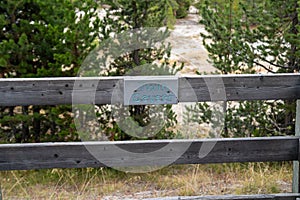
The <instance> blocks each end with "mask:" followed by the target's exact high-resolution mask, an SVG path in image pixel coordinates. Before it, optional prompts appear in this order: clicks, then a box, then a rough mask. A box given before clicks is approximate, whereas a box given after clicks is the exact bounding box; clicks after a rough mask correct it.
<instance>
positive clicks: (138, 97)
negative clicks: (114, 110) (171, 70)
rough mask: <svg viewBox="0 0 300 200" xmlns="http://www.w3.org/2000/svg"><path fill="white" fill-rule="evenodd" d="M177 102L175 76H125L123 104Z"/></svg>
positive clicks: (176, 80) (176, 79) (176, 81)
mask: <svg viewBox="0 0 300 200" xmlns="http://www.w3.org/2000/svg"><path fill="white" fill-rule="evenodd" d="M177 103H178V78H176V77H173V76H172V77H165V76H163V77H126V78H125V79H124V105H158V104H177Z"/></svg>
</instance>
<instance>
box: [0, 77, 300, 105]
mask: <svg viewBox="0 0 300 200" xmlns="http://www.w3.org/2000/svg"><path fill="white" fill-rule="evenodd" d="M123 79H124V77H100V78H37V79H32V78H30V79H0V106H16V105H59V104H72V103H74V104H94V103H95V104H111V103H112V100H111V99H112V93H113V92H114V93H115V94H116V95H115V96H114V98H115V99H114V101H115V102H119V101H120V102H122V101H123V89H122V88H123ZM117 88H118V89H117ZM72 97H73V98H72ZM116 97H118V98H119V99H118V98H117V100H116ZM272 99H274V100H277V99H300V74H276V75H257V74H256V75H211V76H193V77H181V78H180V79H179V102H196V101H199V102H202V101H224V100H227V101H236V100H272Z"/></svg>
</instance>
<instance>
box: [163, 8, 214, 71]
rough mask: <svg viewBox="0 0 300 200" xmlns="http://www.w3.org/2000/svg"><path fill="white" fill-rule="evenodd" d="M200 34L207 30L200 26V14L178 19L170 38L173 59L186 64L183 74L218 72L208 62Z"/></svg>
mask: <svg viewBox="0 0 300 200" xmlns="http://www.w3.org/2000/svg"><path fill="white" fill-rule="evenodd" d="M200 32H202V33H205V29H204V26H203V25H200V24H199V15H198V14H189V15H188V16H187V17H186V18H184V19H178V20H177V22H176V25H175V26H174V30H172V32H171V36H170V38H169V42H170V43H171V45H172V56H171V59H172V60H176V61H181V62H184V63H185V67H184V69H183V70H182V72H181V73H182V74H195V72H196V71H199V72H206V73H211V72H214V71H216V69H215V68H214V67H213V66H212V65H211V64H210V63H208V61H207V59H208V53H207V51H206V49H205V48H204V46H203V45H202V38H201V36H200Z"/></svg>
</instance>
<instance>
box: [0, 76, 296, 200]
mask: <svg viewBox="0 0 300 200" xmlns="http://www.w3.org/2000/svg"><path fill="white" fill-rule="evenodd" d="M145 78H147V77H145ZM162 79H163V77H162ZM123 84H124V77H112V78H37V79H0V106H21V105H60V104H72V103H73V104H111V103H112V100H111V99H112V93H113V92H117V93H119V95H117V96H118V97H119V98H120V99H119V101H120V102H122V101H123V96H124V94H123V93H124V91H123ZM116 90H117V91H116ZM191 91H192V93H194V96H193V95H190V92H191ZM74 92H75V93H77V95H80V96H81V97H82V98H80V99H76V98H75V99H74V98H73V94H74ZM91 94H92V95H91ZM195 96H196V98H195ZM212 96H213V98H212ZM278 99H282V100H286V99H291V100H292V99H294V100H296V99H300V75H299V74H276V75H226V76H221V75H216V76H194V77H181V78H179V80H178V101H179V102H203V101H240V100H278ZM298 102H299V101H298ZM299 118H300V106H299V105H298V107H297V119H296V137H263V138H234V139H206V140H152V141H120V142H66V143H34V144H1V145H0V170H28V169H42V168H82V167H101V166H107V164H105V163H107V162H109V163H110V166H150V165H155V166H157V165H162V163H165V162H162V161H168V160H170V161H173V160H174V162H171V164H198V163H229V162H266V161H295V162H294V168H295V172H294V183H293V185H294V188H293V192H294V193H292V194H275V195H251V196H247V195H246V196H245V195H244V196H222V197H220V196H208V197H186V198H185V197H182V198H180V199H286V200H287V199H296V198H300V194H298V192H299V176H298V174H299V163H298V160H299V151H300V148H299V142H300V140H299V134H300V128H299V123H300V119H299ZM204 143H205V144H209V143H214V146H213V148H212V150H211V151H210V152H209V153H208V154H207V155H206V156H204V157H201V156H199V151H200V149H201V147H202V146H203V145H204ZM168 144H172V145H171V146H170V147H168V148H164V150H163V152H161V153H160V154H156V155H155V156H153V155H150V154H149V155H148V154H147V152H151V151H155V150H156V149H160V148H162V147H166V146H167V145H168ZM115 146H117V147H118V148H121V149H126V150H127V151H130V152H135V153H144V154H143V155H144V156H143V157H140V156H135V154H134V153H133V154H129V155H127V154H126V155H122V154H119V153H118V152H116V151H114V150H113V149H112V147H115ZM186 146H188V148H187V149H186V150H185V151H184V152H185V153H183V154H182V155H180V156H179V157H178V158H177V157H176V156H175V155H176V152H178V151H181V150H182V149H181V148H183V147H186ZM91 149H95V150H97V151H98V152H100V153H99V155H95V154H94V153H95V152H94V153H93V155H92V154H91V153H90V150H91ZM99 158H100V159H99ZM169 199H178V197H176V198H169Z"/></svg>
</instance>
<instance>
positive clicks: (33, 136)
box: [0, 0, 102, 142]
mask: <svg viewBox="0 0 300 200" xmlns="http://www.w3.org/2000/svg"><path fill="white" fill-rule="evenodd" d="M98 7H99V5H97V4H96V3H95V1H93V0H87V1H85V3H84V4H83V3H82V2H81V1H60V0H24V1H18V0H2V1H0V77H1V78H23V77H25V78H26V77H49V76H51V77H57V76H76V73H77V71H78V68H79V67H80V65H81V62H82V60H83V59H84V58H85V57H86V55H87V54H88V53H89V51H90V49H92V48H94V47H95V44H96V43H95V40H96V38H98V30H99V27H101V26H102V25H101V23H100V20H99V19H98V16H97V12H95V10H97V9H98ZM79 14H81V16H79ZM91 18H94V19H95V20H94V21H93V22H91V20H90V19H91ZM19 108H20V107H10V108H1V109H0V134H1V138H3V139H1V140H7V141H12V142H13V141H16V142H30V141H40V140H47V141H55V140H56V141H57V140H68V139H72V140H74V139H77V135H76V130H75V128H74V124H73V120H72V117H71V107H70V106H24V107H22V109H21V111H18V112H15V111H17V110H18V109H19ZM60 116H63V118H62V117H60ZM7 127H9V128H7ZM46 133H47V134H46ZM6 136H8V137H6Z"/></svg>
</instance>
